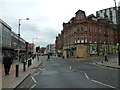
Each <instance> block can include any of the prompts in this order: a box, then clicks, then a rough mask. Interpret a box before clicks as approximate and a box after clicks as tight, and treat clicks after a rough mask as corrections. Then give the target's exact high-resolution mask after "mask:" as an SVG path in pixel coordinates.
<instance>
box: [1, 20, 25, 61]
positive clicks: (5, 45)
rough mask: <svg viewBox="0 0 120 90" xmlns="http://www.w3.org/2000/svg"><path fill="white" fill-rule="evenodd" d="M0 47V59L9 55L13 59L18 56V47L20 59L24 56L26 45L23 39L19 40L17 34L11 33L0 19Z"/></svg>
mask: <svg viewBox="0 0 120 90" xmlns="http://www.w3.org/2000/svg"><path fill="white" fill-rule="evenodd" d="M0 47H1V51H0V52H1V55H0V56H1V57H2V56H4V55H5V54H7V53H10V54H11V55H12V56H13V57H14V59H17V58H16V57H17V56H18V47H19V49H20V54H19V55H20V57H21V56H23V55H26V52H27V44H26V41H25V40H24V39H23V38H21V37H20V38H19V36H18V34H16V33H15V32H13V31H12V28H11V27H10V26H9V25H8V24H7V23H5V22H4V21H3V20H1V19H0Z"/></svg>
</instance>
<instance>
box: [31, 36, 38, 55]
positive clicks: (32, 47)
mask: <svg viewBox="0 0 120 90" xmlns="http://www.w3.org/2000/svg"><path fill="white" fill-rule="evenodd" d="M35 39H37V38H32V44H33V46H32V45H31V49H33V52H34V40H35ZM31 52H32V51H31ZM33 54H34V53H33Z"/></svg>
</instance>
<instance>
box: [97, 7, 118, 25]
mask: <svg viewBox="0 0 120 90" xmlns="http://www.w3.org/2000/svg"><path fill="white" fill-rule="evenodd" d="M117 10H118V8H117ZM105 15H107V16H108V18H109V20H111V21H112V22H113V23H114V24H116V8H115V7H111V8H107V9H102V10H99V11H97V12H96V17H97V18H98V19H100V18H105ZM118 17H120V14H118Z"/></svg>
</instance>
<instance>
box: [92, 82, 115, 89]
mask: <svg viewBox="0 0 120 90" xmlns="http://www.w3.org/2000/svg"><path fill="white" fill-rule="evenodd" d="M91 81H93V82H95V83H99V84H102V85H104V86H107V87H110V88H116V87H113V86H111V85H108V84H104V83H102V82H99V81H96V80H91Z"/></svg>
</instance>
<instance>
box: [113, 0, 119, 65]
mask: <svg viewBox="0 0 120 90" xmlns="http://www.w3.org/2000/svg"><path fill="white" fill-rule="evenodd" d="M113 1H114V2H115V14H116V26H117V30H118V13H117V5H116V0H113ZM118 65H120V41H119V30H118Z"/></svg>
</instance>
